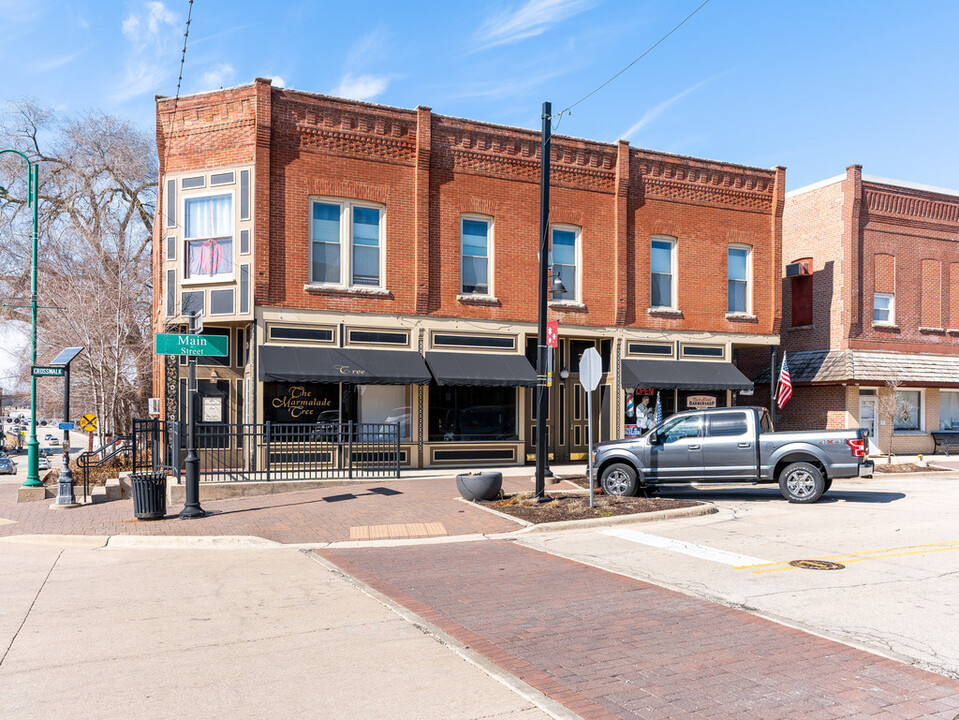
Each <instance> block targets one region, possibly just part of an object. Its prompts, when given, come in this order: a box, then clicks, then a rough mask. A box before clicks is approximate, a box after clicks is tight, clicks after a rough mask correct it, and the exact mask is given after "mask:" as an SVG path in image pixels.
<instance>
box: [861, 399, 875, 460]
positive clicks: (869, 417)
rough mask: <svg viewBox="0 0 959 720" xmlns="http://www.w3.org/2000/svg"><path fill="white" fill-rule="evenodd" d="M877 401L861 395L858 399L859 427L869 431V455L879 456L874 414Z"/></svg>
mask: <svg viewBox="0 0 959 720" xmlns="http://www.w3.org/2000/svg"><path fill="white" fill-rule="evenodd" d="M877 402H878V401H877V399H876V397H875V396H872V397H870V396H868V395H861V396H860V397H859V427H861V428H863V429H865V430H868V431H869V449H868V453H867V454H869V455H878V454H879V423H878V421H877V418H878V413H877V412H876V403H877Z"/></svg>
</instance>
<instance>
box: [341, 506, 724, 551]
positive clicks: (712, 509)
mask: <svg viewBox="0 0 959 720" xmlns="http://www.w3.org/2000/svg"><path fill="white" fill-rule="evenodd" d="M456 499H457V500H459V501H460V502H463V503H466V504H467V505H469V506H470V507H474V508H476V509H477V510H482V511H483V512H487V513H490V514H491V515H496V516H497V517H501V518H504V519H506V520H512V521H513V522H515V523H517V524H519V525H522V526H523V527H521V528H520V529H519V530H509V531H507V532H503V533H493V534H491V535H488V536H487V537H496V538H499V537H510V536H513V535H528V534H531V533H540V532H559V531H561V530H580V529H583V528H603V527H613V526H615V525H628V524H630V523H638V522H655V521H656V520H672V519H674V518H685V517H699V516H700V515H712V514H713V513H717V512H719V508H717V507H716V506H715V505H714V504H713V503H710V502H705V501H696V502H698V503H699V504H698V505H697V506H695V507H688V508H673V509H672V510H653V511H651V512H644V513H633V514H631V515H614V516H612V517H604V518H587V519H584V520H557V521H555V522H547V523H531V522H529V521H528V520H523V519H521V518H518V517H514V516H513V515H510V514H508V513H504V512H501V511H499V510H496V509H494V508H490V507H486V506H485V505H480V504H479V503H475V502H472V501H470V500H466V499H465V498H456ZM340 547H342V546H340Z"/></svg>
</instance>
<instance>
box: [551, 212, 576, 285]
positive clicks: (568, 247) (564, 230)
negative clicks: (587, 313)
mask: <svg viewBox="0 0 959 720" xmlns="http://www.w3.org/2000/svg"><path fill="white" fill-rule="evenodd" d="M550 230H551V233H552V239H551V240H552V242H551V247H552V252H553V255H552V257H553V275H559V279H560V280H562V281H563V285H564V286H565V287H566V292H564V293H557V292H554V293H553V300H577V299H578V298H579V281H578V280H579V261H578V258H579V236H580V230H579V228H577V227H573V226H570V225H553V226H552V227H551V228H550Z"/></svg>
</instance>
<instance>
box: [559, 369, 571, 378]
mask: <svg viewBox="0 0 959 720" xmlns="http://www.w3.org/2000/svg"><path fill="white" fill-rule="evenodd" d="M559 376H560V377H561V378H563V380H565V379H566V378H568V377H569V370H567V369H566V368H563V369H562V370H560V371H559Z"/></svg>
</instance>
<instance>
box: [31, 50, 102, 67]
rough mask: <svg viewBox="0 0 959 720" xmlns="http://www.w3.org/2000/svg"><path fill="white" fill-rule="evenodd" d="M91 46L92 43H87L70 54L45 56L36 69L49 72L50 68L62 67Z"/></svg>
mask: <svg viewBox="0 0 959 720" xmlns="http://www.w3.org/2000/svg"><path fill="white" fill-rule="evenodd" d="M91 47H93V46H92V45H87V46H86V47H85V48H83V49H81V50H77V51H76V52H75V53H71V54H69V55H61V56H59V57H52V58H47V59H46V60H44V61H42V62H40V63H39V64H38V65H37V71H38V72H50V71H51V70H57V69H59V68H62V67H64V66H65V65H69V64H70V63H72V62H73V61H74V60H76V59H77V58H78V57H80V56H81V55H83V53H85V52H86V51H87V50H89V49H90V48H91Z"/></svg>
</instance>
